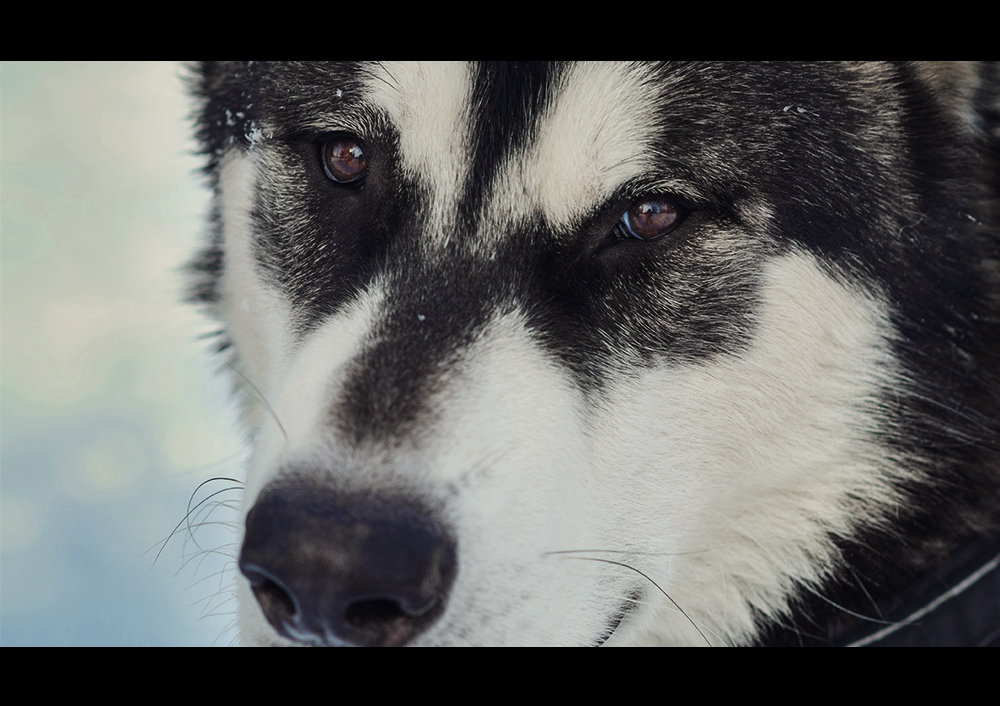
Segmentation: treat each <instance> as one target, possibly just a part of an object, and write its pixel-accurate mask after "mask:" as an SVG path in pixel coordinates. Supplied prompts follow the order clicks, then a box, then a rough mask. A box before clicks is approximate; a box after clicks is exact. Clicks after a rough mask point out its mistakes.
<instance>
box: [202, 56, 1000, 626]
mask: <svg viewBox="0 0 1000 706" xmlns="http://www.w3.org/2000/svg"><path fill="white" fill-rule="evenodd" d="M192 85H193V89H192V90H193V94H194V96H195V97H196V101H197V108H196V117H195V123H196V126H197V127H196V129H197V137H198V139H199V141H200V145H201V147H202V151H203V155H204V164H205V174H206V175H207V181H208V184H209V187H210V188H211V189H212V191H213V194H214V200H213V205H212V209H211V210H212V213H211V218H210V223H211V225H210V228H209V233H208V235H207V238H206V242H205V244H204V245H203V246H202V247H201V249H200V252H199V253H198V254H197V255H196V257H195V258H194V260H193V262H192V263H191V266H190V270H191V273H192V274H191V277H192V279H191V294H190V298H191V299H192V300H194V301H195V302H197V303H198V304H200V305H202V306H204V307H205V308H207V310H208V311H209V312H210V314H211V315H212V316H213V317H214V318H215V319H217V320H218V321H219V322H220V332H219V339H218V346H217V347H218V351H219V353H218V354H219V355H220V356H222V360H223V361H224V363H225V365H226V367H227V368H228V369H230V370H232V371H234V374H233V380H234V387H235V388H236V395H237V398H238V400H239V401H240V405H241V410H242V413H243V418H244V421H245V424H246V428H247V430H248V438H250V439H251V443H252V445H253V446H252V454H251V459H250V461H249V462H248V466H249V467H248V468H247V476H246V483H245V487H244V503H245V510H244V518H243V519H244V520H245V521H244V525H243V527H242V530H241V537H240V542H241V549H240V554H239V559H238V562H239V568H240V571H241V576H240V578H239V586H238V589H237V590H238V593H239V596H240V604H239V624H240V635H241V638H240V639H241V641H242V642H243V643H244V644H249V645H283V646H284V645H287V646H292V645H363V646H401V645H412V646H430V645H452V646H466V645H468V646H487V645H489V646H506V645H531V646H592V645H608V646H616V645H618V646H624V645H712V646H723V645H727V646H735V645H831V646H832V645H945V644H970V645H971V644H977V645H984V644H998V640H1000V568H998V563H1000V421H998V416H1000V415H998V409H1000V407H998V402H1000V319H998V313H1000V303H998V297H1000V284H998V282H1000V277H998V265H997V263H998V260H1000V258H998V255H1000V231H998V215H1000V214H998V206H1000V198H998V183H997V176H998V174H1000V169H998V165H1000V160H998V154H1000V151H998V149H997V144H998V137H1000V134H998V130H997V124H998V122H1000V121H998V119H997V118H998V107H1000V105H998V102H997V95H998V85H1000V80H998V70H997V67H996V65H994V64H989V63H985V64H979V63H958V64H945V63H931V64H922V63H910V62H896V63H841V62H819V63H806V64H793V63H787V62H756V63H739V62H688V61H682V62H662V63H639V62H582V63H575V62H551V63H548V62H469V63H463V62H434V63H427V64H425V63H408V62H351V63H321V62H204V63H201V64H198V65H197V66H194V67H193V72H192Z"/></svg>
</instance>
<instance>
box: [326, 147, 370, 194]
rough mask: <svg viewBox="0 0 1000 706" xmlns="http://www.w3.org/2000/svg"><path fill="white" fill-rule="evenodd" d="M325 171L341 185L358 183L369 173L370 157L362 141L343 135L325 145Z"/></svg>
mask: <svg viewBox="0 0 1000 706" xmlns="http://www.w3.org/2000/svg"><path fill="white" fill-rule="evenodd" d="M323 170H324V171H325V172H326V175H327V176H328V177H329V178H330V179H333V180H334V181H335V182H337V183H340V184H347V183H350V182H352V181H357V180H358V179H360V178H361V177H363V176H364V175H365V173H366V172H367V171H368V156H367V155H366V154H365V146H364V145H363V144H362V143H361V141H360V140H358V139H356V138H354V137H350V136H348V135H343V136H340V137H335V138H333V139H332V140H329V141H327V142H325V143H323Z"/></svg>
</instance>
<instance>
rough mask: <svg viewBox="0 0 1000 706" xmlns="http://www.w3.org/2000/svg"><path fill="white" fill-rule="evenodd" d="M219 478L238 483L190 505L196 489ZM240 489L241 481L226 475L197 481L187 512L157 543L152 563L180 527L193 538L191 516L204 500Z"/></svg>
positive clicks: (196, 544) (189, 499) (196, 491)
mask: <svg viewBox="0 0 1000 706" xmlns="http://www.w3.org/2000/svg"><path fill="white" fill-rule="evenodd" d="M220 480H222V481H229V482H232V483H238V484H239V485H236V486H229V487H227V488H223V489H222V490H217V491H215V492H214V493H212V494H211V495H209V496H208V497H206V498H203V499H201V500H199V501H198V503H197V504H196V505H194V506H192V505H191V502H192V501H193V500H194V496H195V495H197V493H198V491H199V490H200V489H201V488H202V487H204V486H205V485H207V484H208V483H213V482H215V481H220ZM242 489H243V483H242V482H241V481H239V480H237V479H236V478H227V477H219V478H209V479H208V480H205V481H202V482H201V483H199V484H198V487H197V488H195V489H194V491H192V493H191V497H190V498H188V506H187V512H186V513H185V514H184V517H182V518H181V520H180V522H178V523H177V524H176V525H175V526H174V528H173V529H172V530H171V531H170V534H168V535H167V537H166V538H165V539H164V540H163V541H162V542H160V543H159V545H160V548H159V550H158V551H157V552H156V556H155V557H154V558H153V564H154V565H155V564H156V562H157V561H158V560H159V558H160V555H161V554H163V551H164V549H166V547H167V544H168V543H169V542H170V540H171V539H173V537H174V535H176V534H177V532H178V531H179V530H180V529H181V527H184V526H186V528H187V531H188V534H189V535H190V536H191V538H192V539H194V533H193V527H194V525H192V524H191V517H192V515H193V514H194V513H195V512H197V511H198V510H199V509H200V508H201V507H202V506H203V505H204V504H205V503H206V502H208V501H209V500H211V499H212V498H213V497H215V496H216V495H219V494H220V493H226V492H229V491H231V490H242ZM195 546H198V542H197V540H195ZM198 548H199V549H201V547H200V546H198ZM151 549H152V547H150V550H151Z"/></svg>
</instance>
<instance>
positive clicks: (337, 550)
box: [239, 483, 456, 646]
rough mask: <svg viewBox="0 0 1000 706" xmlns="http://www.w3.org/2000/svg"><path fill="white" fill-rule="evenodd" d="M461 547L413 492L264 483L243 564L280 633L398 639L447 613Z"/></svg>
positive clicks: (353, 641) (313, 640)
mask: <svg viewBox="0 0 1000 706" xmlns="http://www.w3.org/2000/svg"><path fill="white" fill-rule="evenodd" d="M455 557H456V548H455V542H454V541H453V540H452V539H451V537H450V535H449V533H448V532H446V531H445V529H444V527H443V526H442V525H441V524H440V523H438V522H436V521H435V520H434V519H433V517H432V515H431V514H430V513H429V512H428V511H427V510H426V509H424V508H422V507H421V506H420V505H419V504H417V503H415V502H414V501H412V500H410V499H407V498H385V497H374V496H372V495H369V494H365V495H348V494H344V493H338V492H335V491H332V490H329V489H327V488H322V487H317V486H316V485H312V484H303V483H298V484H283V485H276V486H272V487H269V488H267V489H265V490H264V492H262V493H261V495H260V497H259V498H258V500H257V502H256V504H255V505H254V506H253V507H252V508H251V510H250V512H249V513H248V515H247V518H246V533H245V535H244V540H243V547H242V550H241V553H240V560H239V566H240V571H242V572H243V574H244V576H246V578H247V579H248V580H249V581H250V587H251V589H252V590H253V593H254V596H255V597H256V599H257V602H258V603H259V604H260V607H261V610H262V611H263V614H264V617H265V618H267V620H268V622H269V623H270V624H271V625H272V626H273V627H274V629H275V630H276V631H277V632H278V633H279V634H280V635H282V636H283V637H286V638H288V639H291V640H294V641H296V642H299V643H303V644H309V645H364V646H395V645H403V644H406V643H407V642H409V641H410V640H412V639H413V638H414V637H415V636H416V635H417V634H419V633H420V632H421V631H423V630H425V629H426V628H428V627H429V626H430V625H431V624H433V623H434V621H435V620H437V618H438V617H439V616H440V615H441V613H443V611H444V607H445V603H446V599H447V595H448V591H449V588H450V587H451V584H452V581H453V579H454V575H455V567H456V558H455Z"/></svg>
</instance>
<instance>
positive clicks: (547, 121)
mask: <svg viewBox="0 0 1000 706" xmlns="http://www.w3.org/2000/svg"><path fill="white" fill-rule="evenodd" d="M649 72H650V69H649V68H644V67H642V66H639V65H632V64H623V63H608V62H591V63H585V64H581V65H575V66H572V67H571V68H568V69H567V70H565V71H562V70H560V69H559V67H544V66H541V65H532V66H513V67H509V68H507V69H504V70H500V69H499V68H498V67H492V66H477V65H472V64H463V63H450V62H442V63H435V64H431V65H417V64H411V63H407V62H387V63H381V64H379V65H378V66H377V67H375V69H374V71H373V72H372V78H371V79H370V82H369V88H370V91H371V99H372V100H373V101H374V102H375V103H376V104H377V105H378V106H379V107H380V108H381V109H382V110H384V111H385V113H386V114H387V115H389V116H390V118H391V119H392V120H393V121H394V122H395V127H396V129H397V130H398V132H399V140H400V153H401V158H402V162H403V168H404V169H405V170H406V171H407V172H408V173H409V174H410V175H412V176H414V177H416V178H417V179H419V180H420V181H421V182H422V183H424V184H427V185H428V187H429V189H428V192H429V194H430V199H431V203H430V204H429V205H428V215H429V220H428V226H429V230H430V232H429V233H427V234H426V237H427V238H428V240H430V241H433V240H435V239H438V240H441V241H442V242H446V241H447V240H448V236H447V232H448V230H449V225H451V226H452V227H453V225H454V224H455V223H457V222H459V221H460V218H459V215H458V214H459V209H460V207H461V199H462V197H463V196H464V198H465V200H466V202H467V203H474V204H476V208H477V209H478V210H479V213H476V214H475V216H476V217H477V219H479V220H480V224H479V232H477V236H478V237H480V238H481V237H484V236H485V235H486V234H487V233H493V234H494V235H495V236H497V237H499V236H500V235H501V234H502V233H503V232H505V231H504V229H503V228H499V227H496V226H497V225H499V224H504V223H510V222H511V221H514V220H519V219H525V218H530V217H539V216H540V217H541V218H543V219H545V220H546V221H547V222H548V223H550V224H552V225H553V226H556V227H566V226H568V225H570V224H572V223H573V222H574V220H575V219H577V218H579V217H581V216H582V215H585V214H586V213H587V212H588V211H589V209H591V208H593V205H594V204H595V203H600V202H601V201H602V200H604V199H606V198H608V197H609V196H610V195H611V194H613V193H614V191H615V190H616V189H617V188H618V187H619V186H620V185H621V184H622V183H624V182H625V181H627V180H628V179H630V178H633V177H635V176H637V175H638V174H641V173H643V171H644V170H646V169H648V166H649V163H648V158H649V155H648V154H647V150H648V144H649V138H650V137H651V132H652V131H653V130H654V129H656V125H657V120H656V119H655V116H654V115H652V114H650V111H651V110H652V108H651V106H654V105H656V101H655V100H653V96H654V92H656V91H657V90H659V89H658V88H657V86H656V84H655V82H653V81H650V80H649ZM466 215H467V214H466ZM491 226H493V227H491Z"/></svg>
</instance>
